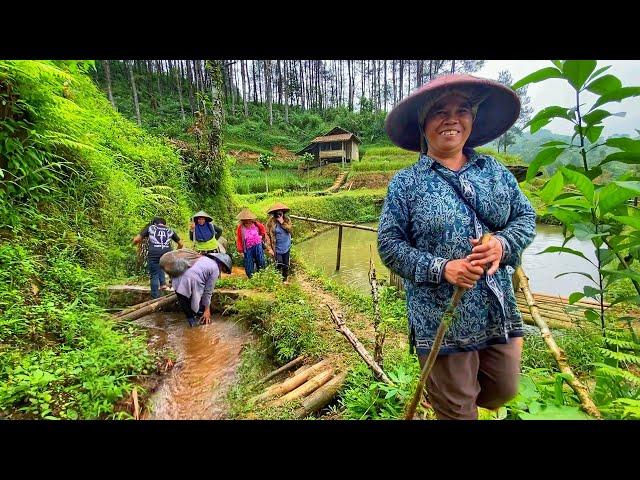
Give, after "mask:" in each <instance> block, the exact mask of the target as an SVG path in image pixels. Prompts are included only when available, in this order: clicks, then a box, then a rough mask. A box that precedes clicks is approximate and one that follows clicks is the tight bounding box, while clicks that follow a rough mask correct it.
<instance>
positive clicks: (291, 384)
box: [252, 359, 329, 403]
mask: <svg viewBox="0 0 640 480" xmlns="http://www.w3.org/2000/svg"><path fill="white" fill-rule="evenodd" d="M328 366H329V360H327V359H325V360H322V361H321V362H318V363H316V364H315V365H313V366H311V367H310V368H307V369H305V370H304V371H303V372H302V373H299V374H298V375H296V376H293V377H290V378H288V379H287V380H285V381H284V382H282V383H276V384H275V385H272V386H271V387H269V388H267V389H266V390H265V391H264V392H262V393H261V394H260V395H257V396H256V397H254V398H253V399H252V401H253V402H255V403H258V402H263V401H266V400H269V399H271V398H274V397H279V396H281V395H284V394H286V393H289V392H290V391H291V390H293V389H294V388H297V387H299V386H300V385H302V384H303V383H304V382H306V381H307V380H309V379H310V378H311V377H313V376H314V375H315V374H317V373H318V372H320V371H321V370H324V369H325V368H327V367H328Z"/></svg>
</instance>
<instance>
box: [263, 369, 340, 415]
mask: <svg viewBox="0 0 640 480" xmlns="http://www.w3.org/2000/svg"><path fill="white" fill-rule="evenodd" d="M332 377H333V368H331V367H329V368H328V369H327V370H322V371H321V372H320V373H318V374H317V375H316V376H314V377H313V378H310V379H309V380H307V381H306V382H304V383H303V384H302V385H300V386H299V387H298V388H296V389H294V390H291V391H290V392H289V393H287V394H286V395H283V396H282V397H280V398H278V399H276V400H274V401H272V402H270V403H269V404H268V405H269V406H272V407H277V406H280V405H284V404H285V403H288V402H292V401H293V400H297V399H299V398H302V397H306V396H307V395H309V394H310V393H312V392H313V391H315V390H317V389H318V388H319V387H321V386H322V385H324V384H325V383H327V382H328V381H329V380H331V378H332Z"/></svg>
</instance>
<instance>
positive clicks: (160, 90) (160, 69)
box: [156, 60, 162, 102]
mask: <svg viewBox="0 0 640 480" xmlns="http://www.w3.org/2000/svg"><path fill="white" fill-rule="evenodd" d="M161 76H162V67H161V65H160V60H156V80H157V83H158V102H160V100H162V84H161V83H160V77H161Z"/></svg>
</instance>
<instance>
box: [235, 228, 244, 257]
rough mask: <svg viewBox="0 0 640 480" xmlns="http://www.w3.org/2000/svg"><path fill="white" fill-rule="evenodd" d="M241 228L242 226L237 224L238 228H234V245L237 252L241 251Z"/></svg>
mask: <svg viewBox="0 0 640 480" xmlns="http://www.w3.org/2000/svg"><path fill="white" fill-rule="evenodd" d="M241 228H242V226H241V225H238V228H236V247H237V248H238V252H239V253H243V249H242V232H241V231H240V229H241Z"/></svg>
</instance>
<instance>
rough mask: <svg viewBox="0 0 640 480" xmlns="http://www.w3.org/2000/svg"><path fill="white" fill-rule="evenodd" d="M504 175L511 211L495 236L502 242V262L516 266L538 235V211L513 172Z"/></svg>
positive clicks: (506, 172)
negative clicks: (508, 191) (503, 225)
mask: <svg viewBox="0 0 640 480" xmlns="http://www.w3.org/2000/svg"><path fill="white" fill-rule="evenodd" d="M505 170H506V169H505ZM503 176H504V179H505V181H506V182H507V184H508V186H509V189H510V191H511V213H510V215H509V221H508V222H507V224H506V225H505V227H504V228H503V229H502V230H500V231H498V232H496V234H495V236H496V238H497V239H498V240H500V242H501V243H502V260H501V261H500V263H501V264H503V265H510V266H512V267H514V268H515V267H517V266H518V265H519V264H520V261H521V256H522V252H523V251H524V249H525V248H526V247H528V246H529V244H531V242H532V241H533V238H534V237H535V235H536V211H535V210H534V208H533V207H532V206H531V202H529V199H528V198H527V197H526V196H525V194H524V193H522V190H521V189H520V187H519V186H518V182H517V180H516V178H515V177H514V176H513V174H512V173H511V172H509V171H508V170H507V171H505V172H504V174H503Z"/></svg>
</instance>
